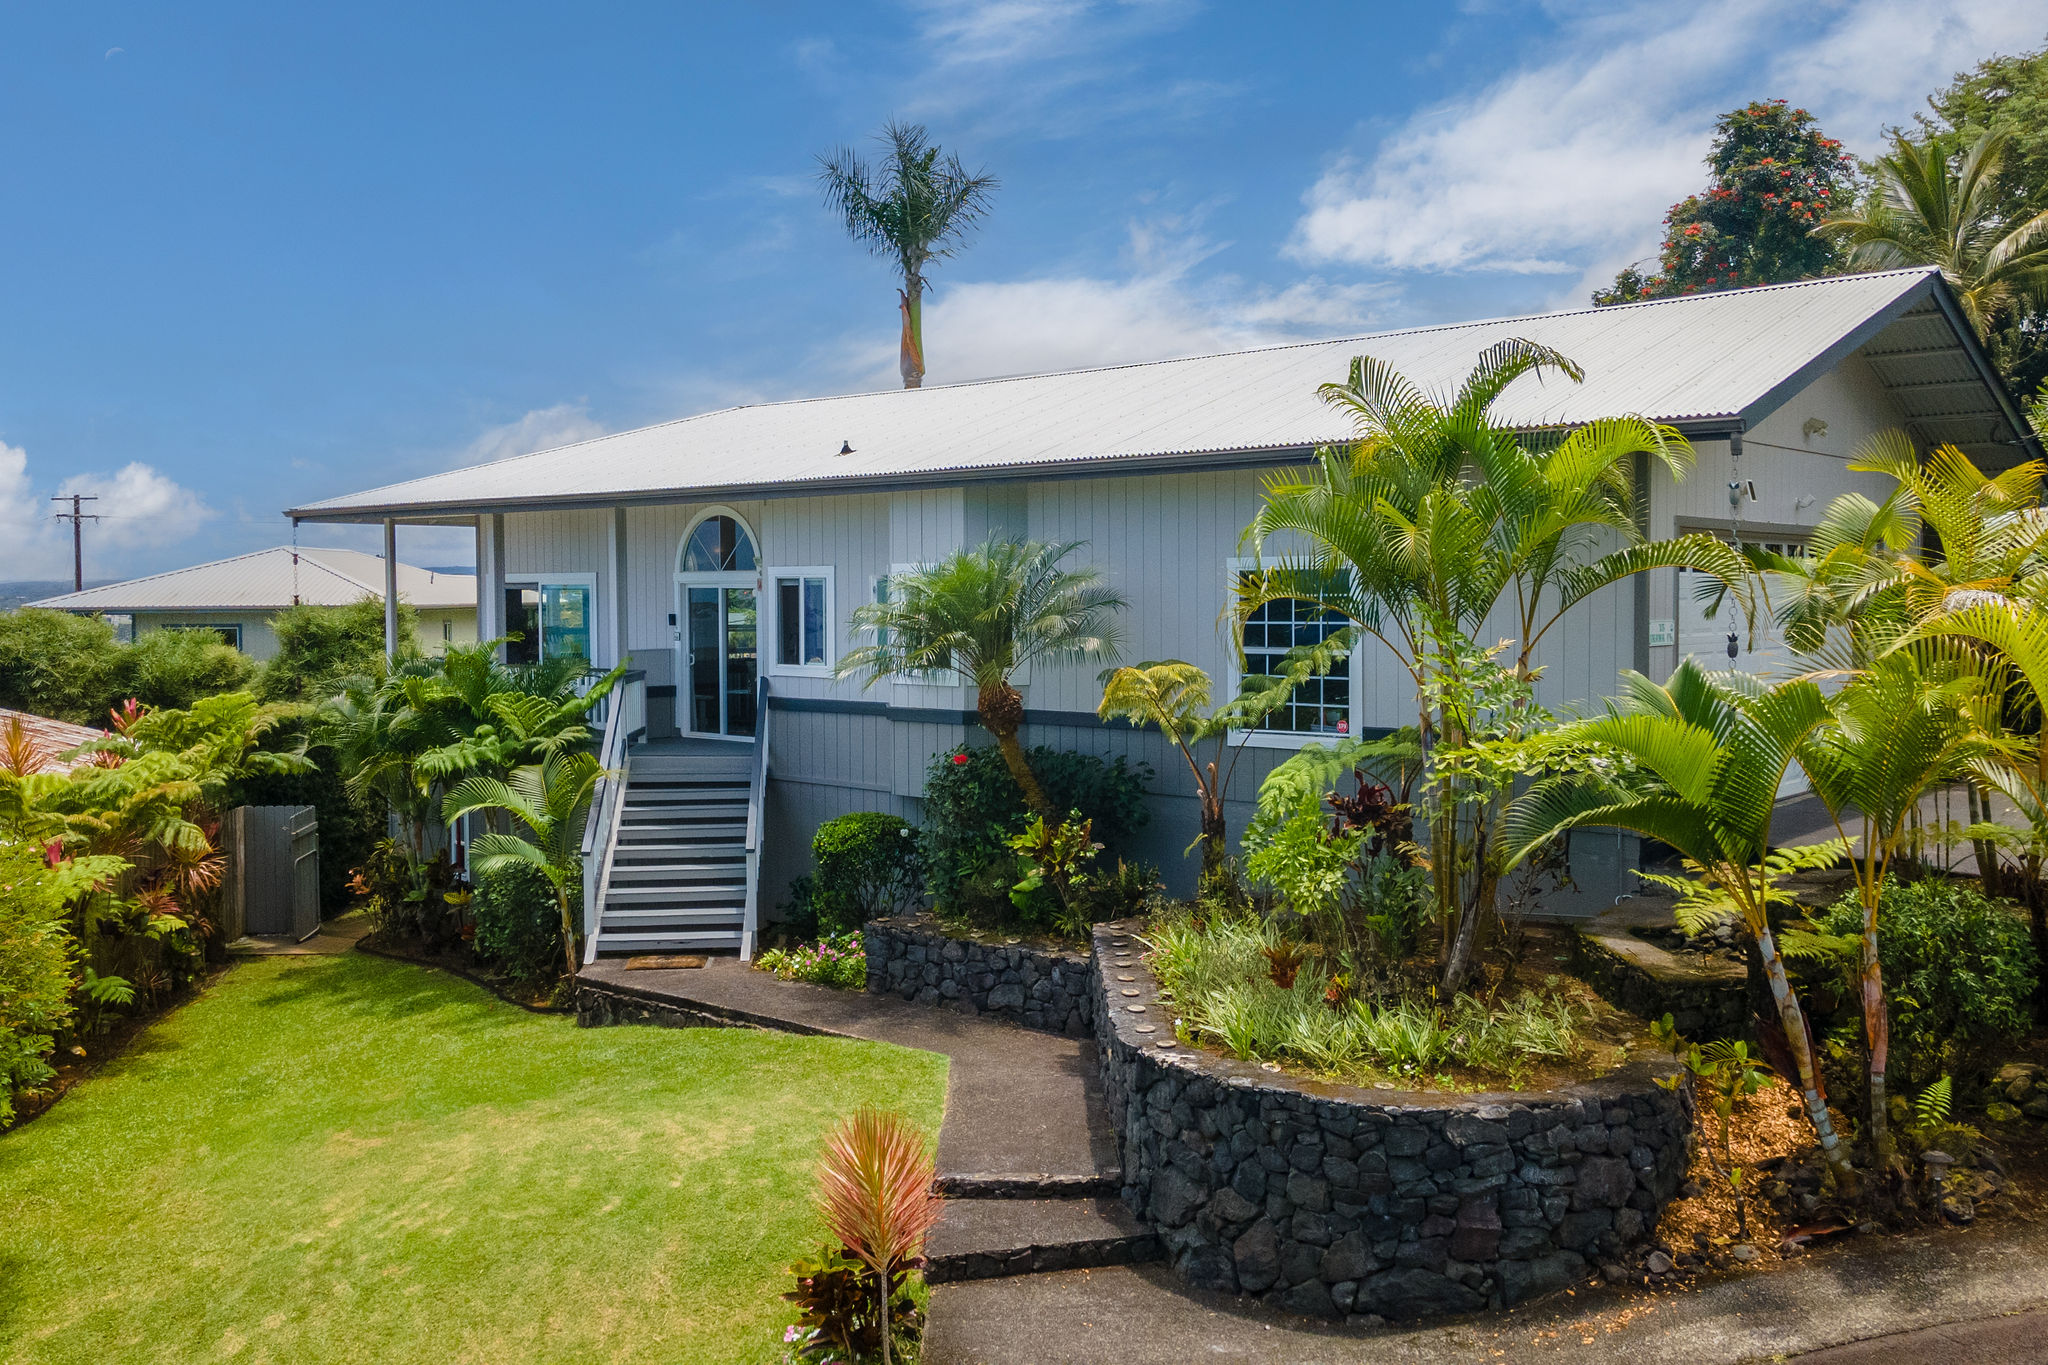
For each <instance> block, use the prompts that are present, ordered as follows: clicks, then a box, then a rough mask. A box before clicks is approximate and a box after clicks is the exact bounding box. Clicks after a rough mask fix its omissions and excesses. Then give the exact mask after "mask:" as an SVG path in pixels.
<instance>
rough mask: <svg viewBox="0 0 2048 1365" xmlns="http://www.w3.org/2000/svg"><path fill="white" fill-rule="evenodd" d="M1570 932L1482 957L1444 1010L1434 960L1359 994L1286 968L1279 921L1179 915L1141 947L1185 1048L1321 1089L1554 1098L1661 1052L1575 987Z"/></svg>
mask: <svg viewBox="0 0 2048 1365" xmlns="http://www.w3.org/2000/svg"><path fill="white" fill-rule="evenodd" d="M1569 932H1570V931H1568V930H1562V929H1550V928H1545V927H1537V926H1531V927H1529V928H1528V929H1527V930H1525V932H1524V936H1523V940H1522V947H1521V952H1520V954H1519V961H1513V962H1511V960H1510V959H1509V958H1508V957H1507V956H1506V955H1505V954H1503V953H1501V952H1499V951H1498V950H1495V951H1489V952H1487V953H1483V954H1481V957H1480V963H1479V967H1480V971H1479V977H1478V978H1477V980H1476V981H1475V983H1474V985H1473V988H1472V989H1471V990H1470V991H1469V992H1468V993H1466V994H1463V995H1461V996H1459V997H1458V998H1457V999H1456V1000H1455V1001H1451V1002H1448V1003H1439V1002H1438V1001H1437V1000H1436V993H1435V966H1434V963H1433V962H1432V961H1431V960H1429V959H1427V958H1425V957H1418V958H1414V959H1410V960H1408V961H1404V962H1401V963H1397V964H1392V965H1390V966H1389V967H1387V968H1386V969H1385V970H1384V971H1383V973H1382V975H1381V977H1380V979H1378V980H1377V981H1375V982H1373V983H1371V984H1370V986H1369V987H1368V988H1367V989H1359V988H1358V987H1357V986H1355V985H1353V984H1352V983H1350V982H1348V981H1346V980H1344V979H1342V977H1341V974H1340V973H1338V972H1334V971H1332V970H1331V967H1330V965H1328V964H1326V962H1325V961H1324V960H1323V959H1322V958H1320V957H1318V956H1315V955H1313V953H1309V954H1308V955H1305V956H1299V957H1298V958H1297V959H1295V960H1294V961H1293V962H1291V963H1290V962H1289V961H1288V958H1287V956H1286V955H1287V953H1288V951H1289V948H1290V945H1288V944H1286V942H1285V941H1284V940H1282V939H1281V938H1280V937H1279V936H1278V934H1277V931H1276V930H1275V929H1274V928H1273V926H1272V924H1271V922H1270V921H1265V922H1261V921H1256V920H1253V919H1250V918H1245V919H1240V920H1236V921H1227V920H1223V919H1220V918H1218V919H1210V920H1204V919H1202V918H1200V917H1199V916H1193V915H1192V913H1191V912H1190V911H1189V910H1188V909H1187V908H1185V907H1183V908H1181V909H1179V910H1177V911H1175V912H1171V913H1170V914H1169V915H1168V916H1167V917H1164V918H1162V919H1157V920H1155V921H1153V923H1152V924H1151V925H1150V926H1148V927H1147V928H1146V929H1144V930H1141V931H1140V936H1141V937H1142V938H1143V939H1144V940H1145V941H1146V942H1147V943H1148V944H1149V945H1150V951H1149V952H1148V954H1147V961H1148V963H1149V964H1150V965H1151V967H1152V970H1153V972H1154V973H1155V974H1156V975H1157V977H1158V979H1159V983H1160V986H1161V988H1162V991H1163V992H1164V996H1165V998H1167V999H1170V1000H1171V1001H1172V1005H1173V1008H1174V1010H1175V1018H1174V1020H1173V1026H1174V1030H1175V1034H1176V1036H1177V1037H1178V1038H1179V1039H1180V1040H1181V1042H1183V1043H1184V1044H1186V1045H1188V1046H1192V1047H1195V1048H1198V1049H1201V1050H1203V1051H1207V1052H1211V1053H1215V1054H1219V1055H1223V1056H1230V1057H1235V1058H1237V1059H1238V1060H1240V1061H1254V1062H1257V1063H1259V1064H1261V1065H1262V1066H1263V1067H1264V1068H1265V1069H1266V1070H1268V1071H1275V1072H1282V1073H1287V1074H1292V1075H1297V1076H1302V1077H1307V1078H1312V1079H1315V1080H1319V1081H1333V1082H1338V1083H1342V1084H1348V1085H1354V1086H1362V1087H1367V1088H1377V1089H1382V1090H1402V1091H1418V1092H1428V1091H1442V1092H1450V1093H1471V1092H1480V1091H1503V1090H1504V1091H1523V1090H1554V1089H1558V1088H1561V1087H1564V1086H1569V1085H1575V1084H1578V1083H1581V1082H1585V1081H1591V1080H1596V1079H1598V1078H1600V1077H1603V1076H1606V1075H1608V1074H1610V1073H1612V1072H1613V1071H1615V1070H1616V1069H1617V1068H1618V1067H1621V1066H1623V1065H1625V1064H1626V1063H1627V1062H1629V1061H1630V1060H1632V1059H1634V1058H1638V1057H1641V1056H1644V1055H1647V1054H1650V1053H1653V1052H1655V1051H1656V1048H1655V1046H1654V1043H1653V1041H1652V1039H1651V1036H1650V1033H1649V1029H1648V1026H1647V1024H1646V1023H1645V1022H1644V1021H1643V1020H1642V1019H1639V1018H1637V1017H1636V1016H1634V1015H1632V1014H1629V1013H1627V1012H1626V1011H1623V1010H1620V1009H1617V1008H1615V1007H1614V1006H1613V1005H1611V1004H1609V1003H1608V1002H1607V1001H1606V1000H1605V999H1603V998H1602V997H1601V995H1600V993H1599V992H1598V991H1596V990H1595V989H1594V988H1593V986H1592V985H1591V984H1589V983H1588V982H1587V981H1586V980H1584V979H1583V978H1582V977H1581V976H1579V975H1577V974H1575V972H1574V968H1573V961H1574V958H1573V953H1572V951H1571V940H1570V938H1569V936H1568V935H1569ZM1293 949H1294V951H1295V952H1297V953H1299V952H1301V951H1302V949H1301V947H1300V946H1299V945H1293ZM1289 965H1291V966H1292V971H1291V972H1288V971H1286V970H1285V969H1286V967H1287V966H1289ZM1511 969H1512V970H1511ZM1282 980H1285V981H1286V983H1287V984H1285V985H1282V984H1281V982H1282Z"/></svg>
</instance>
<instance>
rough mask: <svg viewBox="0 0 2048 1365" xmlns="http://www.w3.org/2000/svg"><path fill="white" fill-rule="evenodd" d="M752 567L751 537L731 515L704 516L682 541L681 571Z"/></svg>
mask: <svg viewBox="0 0 2048 1365" xmlns="http://www.w3.org/2000/svg"><path fill="white" fill-rule="evenodd" d="M754 567H755V566H754V539H753V537H752V536H750V535H748V534H747V528H746V527H744V526H742V525H740V524H739V523H738V522H737V521H735V520H733V519H732V518H731V517H727V516H715V517H706V518H704V520H702V521H700V522H698V523H697V529H696V530H694V531H692V532H690V538H689V540H687V541H685V542H684V544H683V563H682V571H683V572H684V573H730V572H734V571H744V570H750V569H752V568H754Z"/></svg>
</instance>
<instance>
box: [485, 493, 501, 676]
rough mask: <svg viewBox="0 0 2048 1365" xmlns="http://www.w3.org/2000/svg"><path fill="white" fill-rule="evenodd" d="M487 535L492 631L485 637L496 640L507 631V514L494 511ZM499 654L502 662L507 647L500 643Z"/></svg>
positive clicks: (486, 581)
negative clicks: (488, 543)
mask: <svg viewBox="0 0 2048 1365" xmlns="http://www.w3.org/2000/svg"><path fill="white" fill-rule="evenodd" d="M487 520H488V521H489V523H490V524H489V527H488V528H487V530H486V533H485V534H486V535H487V537H488V539H489V541H490V551H491V555H490V558H491V571H490V573H489V574H488V575H486V576H485V578H484V583H483V590H484V595H485V597H486V598H487V599H489V601H490V604H491V633H490V634H489V635H487V636H485V637H484V638H485V639H489V640H495V639H497V638H498V637H499V636H501V635H503V634H504V633H505V626H506V622H505V514H504V513H502V512H493V513H491V514H490V516H489V517H488V519H487ZM497 655H498V659H499V661H500V662H502V661H503V660H504V658H505V647H504V646H503V645H499V646H498V648H497Z"/></svg>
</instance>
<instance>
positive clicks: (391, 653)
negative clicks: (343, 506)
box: [384, 517, 398, 663]
mask: <svg viewBox="0 0 2048 1365" xmlns="http://www.w3.org/2000/svg"><path fill="white" fill-rule="evenodd" d="M384 659H385V662H387V663H396V662H398V523H397V522H396V521H394V520H392V519H391V518H390V517H386V518H384Z"/></svg>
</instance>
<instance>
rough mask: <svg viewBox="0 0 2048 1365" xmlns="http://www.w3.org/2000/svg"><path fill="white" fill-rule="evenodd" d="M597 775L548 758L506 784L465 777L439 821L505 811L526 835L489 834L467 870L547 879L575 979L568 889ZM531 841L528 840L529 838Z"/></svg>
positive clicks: (474, 847)
mask: <svg viewBox="0 0 2048 1365" xmlns="http://www.w3.org/2000/svg"><path fill="white" fill-rule="evenodd" d="M603 776H604V769H603V768H602V767H600V766H599V764H598V761H597V760H596V759H595V758H593V757H592V756H591V755H589V754H587V753H580V752H579V753H562V754H552V755H550V756H549V757H548V758H547V759H546V760H545V761H543V762H540V763H534V764H528V765H527V766H525V767H523V768H517V769H514V770H513V772H512V773H511V775H510V776H509V777H507V778H506V779H505V780H503V781H499V780H498V779H497V778H495V777H472V778H469V779H467V780H466V781H464V782H462V783H461V784H460V785H458V786H457V787H456V788H455V790H454V791H451V792H449V793H448V798H447V800H445V801H443V802H442V803H441V819H442V820H443V821H445V822H446V823H448V824H451V825H452V824H454V823H455V822H456V821H457V820H460V819H461V818H462V817H463V816H465V815H468V814H469V813H470V812H471V811H505V812H508V813H509V814H511V815H513V816H514V817H516V818H517V819H518V821H519V823H520V824H522V825H524V826H526V831H527V833H526V835H520V834H512V833H501V832H498V831H495V830H493V831H489V832H486V833H483V834H479V835H477V836H476V838H475V839H473V840H472V841H471V842H470V846H469V855H470V862H471V865H472V866H474V867H475V868H476V870H477V872H478V873H480V874H481V875H483V876H486V877H488V876H491V875H493V874H495V873H498V872H502V871H504V870H506V869H508V868H511V867H514V866H517V865H524V866H527V867H531V868H533V869H534V870H535V871H537V872H539V873H540V874H541V876H543V877H545V878H547V881H548V885H549V886H550V887H552V888H553V890H554V893H555V908H556V909H557V910H558V911H559V912H560V913H561V917H562V953H563V957H564V959H565V960H566V962H567V963H568V968H569V975H571V976H574V975H576V919H575V915H574V913H573V911H572V910H571V908H570V903H569V890H570V888H571V887H573V886H577V885H579V884H580V882H581V878H582V876H583V859H582V851H583V826H584V824H585V822H586V821H587V820H588V819H589V818H590V799H591V794H592V793H593V792H595V791H596V790H597V783H598V779H599V778H601V777H603ZM528 836H531V837H528Z"/></svg>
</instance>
